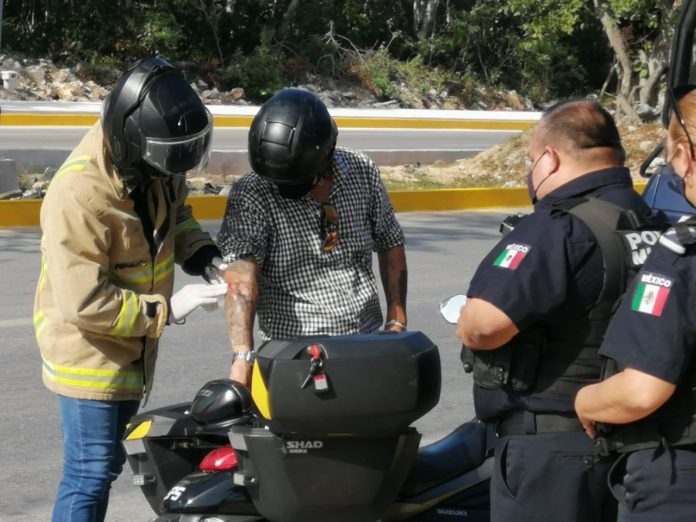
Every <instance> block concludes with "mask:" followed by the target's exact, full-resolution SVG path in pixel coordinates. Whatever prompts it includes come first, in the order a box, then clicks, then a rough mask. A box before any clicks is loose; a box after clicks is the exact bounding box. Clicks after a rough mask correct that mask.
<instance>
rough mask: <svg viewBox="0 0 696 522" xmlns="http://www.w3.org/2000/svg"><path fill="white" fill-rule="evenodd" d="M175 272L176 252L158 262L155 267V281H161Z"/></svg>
mask: <svg viewBox="0 0 696 522" xmlns="http://www.w3.org/2000/svg"><path fill="white" fill-rule="evenodd" d="M173 273H174V254H171V255H169V256H168V257H167V258H166V259H164V260H162V261H160V262H159V263H157V266H156V267H155V283H159V282H160V281H162V280H163V279H166V278H167V277H169V276H170V275H172V274H173Z"/></svg>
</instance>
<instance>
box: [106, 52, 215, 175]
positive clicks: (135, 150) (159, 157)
mask: <svg viewBox="0 0 696 522" xmlns="http://www.w3.org/2000/svg"><path fill="white" fill-rule="evenodd" d="M101 124H102V129H103V131H104V141H105V144H106V149H107V151H108V153H109V156H110V157H111V160H112V162H113V164H114V166H115V167H116V171H117V172H118V173H119V175H120V176H121V177H122V178H123V179H124V180H125V181H126V182H127V183H128V184H129V185H137V184H139V183H143V182H146V181H147V180H149V179H150V178H151V177H167V176H184V175H185V174H186V172H187V171H189V170H195V169H197V168H201V167H203V166H205V164H206V162H207V160H208V155H209V152H210V142H211V138H212V131H213V118H212V116H211V115H210V112H209V111H208V110H207V109H206V108H205V105H203V102H202V101H201V99H200V98H199V97H198V95H197V94H196V93H195V92H194V90H193V89H192V88H191V87H190V86H189V84H188V83H187V82H186V80H185V79H184V77H183V75H182V74H181V72H179V70H178V69H176V68H175V67H174V66H172V65H170V64H169V63H167V62H166V61H164V60H162V59H161V58H147V59H144V60H140V61H138V62H136V63H134V64H133V65H131V66H130V68H129V69H128V71H126V72H125V73H124V74H123V76H121V77H120V78H119V80H118V82H117V83H116V86H115V87H114V90H113V91H111V94H110V95H109V96H108V98H107V99H106V100H105V101H104V104H103V105H102V112H101Z"/></svg>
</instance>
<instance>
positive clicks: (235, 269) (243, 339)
mask: <svg viewBox="0 0 696 522" xmlns="http://www.w3.org/2000/svg"><path fill="white" fill-rule="evenodd" d="M225 281H226V282H227V286H228V290H227V295H226V296H225V317H226V319H227V332H228V334H229V337H230V342H231V343H232V347H233V348H243V349H249V350H251V349H253V345H254V337H253V332H252V330H253V327H254V315H255V314H256V302H257V300H258V293H259V291H258V280H257V266H256V262H255V261H254V260H253V259H250V258H245V259H240V260H238V261H235V262H234V263H231V264H230V265H229V267H228V268H227V270H226V271H225Z"/></svg>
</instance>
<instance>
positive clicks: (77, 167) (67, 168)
mask: <svg viewBox="0 0 696 522" xmlns="http://www.w3.org/2000/svg"><path fill="white" fill-rule="evenodd" d="M91 158H92V157H91V156H78V157H77V158H75V159H74V160H71V161H69V162H68V163H66V164H65V165H63V166H62V167H61V168H60V169H58V172H56V174H55V176H53V179H52V180H51V181H55V180H57V179H58V178H59V177H61V176H62V175H63V174H66V173H68V172H79V171H81V170H85V165H87V162H88V161H89V160H90V159H91Z"/></svg>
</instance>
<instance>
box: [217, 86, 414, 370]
mask: <svg viewBox="0 0 696 522" xmlns="http://www.w3.org/2000/svg"><path fill="white" fill-rule="evenodd" d="M337 134H338V132H337V130H336V125H335V123H334V122H333V120H332V119H331V116H330V115H329V112H328V110H327V109H326V107H325V106H324V104H323V103H322V102H321V101H320V100H319V99H318V98H317V97H316V96H314V95H313V94H311V93H309V92H306V91H302V90H298V89H285V90H283V91H281V92H280V93H278V94H277V95H276V96H274V97H273V98H272V99H270V100H269V101H268V102H266V104H264V106H263V107H261V110H260V111H259V113H258V114H257V115H256V117H255V118H254V121H253V122H252V125H251V128H250V130H249V162H250V164H251V166H252V168H253V169H254V170H253V172H250V173H248V174H246V175H245V176H243V177H242V178H241V179H240V180H239V181H238V182H237V183H236V184H235V185H234V187H233V188H232V191H231V193H230V197H229V201H228V203H227V210H226V212H225V218H224V220H223V224H222V228H221V230H220V233H219V235H218V244H219V247H220V250H221V252H222V254H223V256H224V260H225V262H226V263H228V267H227V269H226V270H225V272H224V277H225V280H226V281H227V283H228V285H229V291H228V293H227V297H226V317H227V325H228V330H229V335H230V341H231V343H232V348H233V351H234V354H233V361H232V368H231V371H230V378H231V379H235V380H237V381H239V382H242V383H244V384H248V383H249V380H250V373H251V367H252V365H251V363H252V361H253V334H252V328H253V324H254V316H255V313H256V312H258V320H259V328H260V330H261V336H262V337H263V338H264V339H284V338H290V337H296V336H305V335H348V334H359V333H372V332H376V331H377V330H378V329H379V328H380V327H381V326H382V312H381V308H380V303H379V297H378V293H377V285H376V282H375V277H374V274H373V272H372V251H373V250H376V251H377V255H378V259H379V267H380V275H381V279H382V285H383V287H384V291H385V295H386V300H387V321H386V324H385V329H387V330H392V331H402V330H405V328H406V281H407V277H406V274H407V272H406V256H405V253H404V246H403V245H404V235H403V232H402V230H401V226H400V225H399V223H398V222H397V220H396V218H395V216H394V209H393V208H392V205H391V203H390V201H389V198H388V196H387V193H386V190H385V188H384V185H383V184H382V180H381V179H380V175H379V170H378V169H377V167H376V166H375V165H374V163H373V162H372V161H371V160H370V159H369V158H368V157H367V156H365V155H363V154H360V153H358V152H354V151H350V150H347V149H342V148H335V144H336V137H337Z"/></svg>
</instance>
